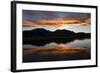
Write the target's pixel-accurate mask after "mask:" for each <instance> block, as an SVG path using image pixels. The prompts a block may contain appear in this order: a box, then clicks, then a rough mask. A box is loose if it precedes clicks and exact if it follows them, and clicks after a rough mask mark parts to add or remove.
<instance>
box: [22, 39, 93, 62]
mask: <svg viewBox="0 0 100 73" xmlns="http://www.w3.org/2000/svg"><path fill="white" fill-rule="evenodd" d="M90 48H91V45H90V39H84V40H75V41H73V42H69V43H59V44H58V43H55V42H51V43H47V44H45V45H44V46H35V45H31V44H24V45H23V62H41V61H61V60H82V59H90Z"/></svg>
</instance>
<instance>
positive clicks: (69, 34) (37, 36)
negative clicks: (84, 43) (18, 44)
mask: <svg viewBox="0 0 100 73" xmlns="http://www.w3.org/2000/svg"><path fill="white" fill-rule="evenodd" d="M90 37H91V34H90V33H84V32H79V33H75V32H73V31H69V30H56V31H49V30H45V29H42V28H41V29H34V30H29V31H23V44H28V43H29V44H35V45H43V44H46V43H50V42H56V43H66V42H71V41H73V40H75V39H80V40H81V39H85V38H90Z"/></svg>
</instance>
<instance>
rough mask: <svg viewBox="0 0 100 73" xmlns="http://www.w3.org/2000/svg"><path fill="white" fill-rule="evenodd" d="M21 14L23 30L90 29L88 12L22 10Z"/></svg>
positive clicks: (87, 30) (79, 30) (78, 30)
mask: <svg viewBox="0 0 100 73" xmlns="http://www.w3.org/2000/svg"><path fill="white" fill-rule="evenodd" d="M22 14H23V17H22V20H23V31H24V30H32V29H37V28H44V29H46V30H49V31H56V30H58V29H59V30H62V29H65V30H71V31H74V32H85V33H90V30H91V14H90V13H76V12H59V11H36V10H23V12H22Z"/></svg>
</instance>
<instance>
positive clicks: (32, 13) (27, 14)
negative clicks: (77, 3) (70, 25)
mask: <svg viewBox="0 0 100 73" xmlns="http://www.w3.org/2000/svg"><path fill="white" fill-rule="evenodd" d="M87 17H88V18H90V13H76V12H58V11H36V10H23V20H26V19H28V20H41V19H66V18H78V19H83V18H87Z"/></svg>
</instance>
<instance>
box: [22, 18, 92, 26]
mask: <svg viewBox="0 0 100 73" xmlns="http://www.w3.org/2000/svg"><path fill="white" fill-rule="evenodd" d="M89 24H91V19H90V18H85V19H75V18H70V19H54V20H33V21H32V20H23V26H26V27H36V26H49V27H64V26H70V25H89Z"/></svg>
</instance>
